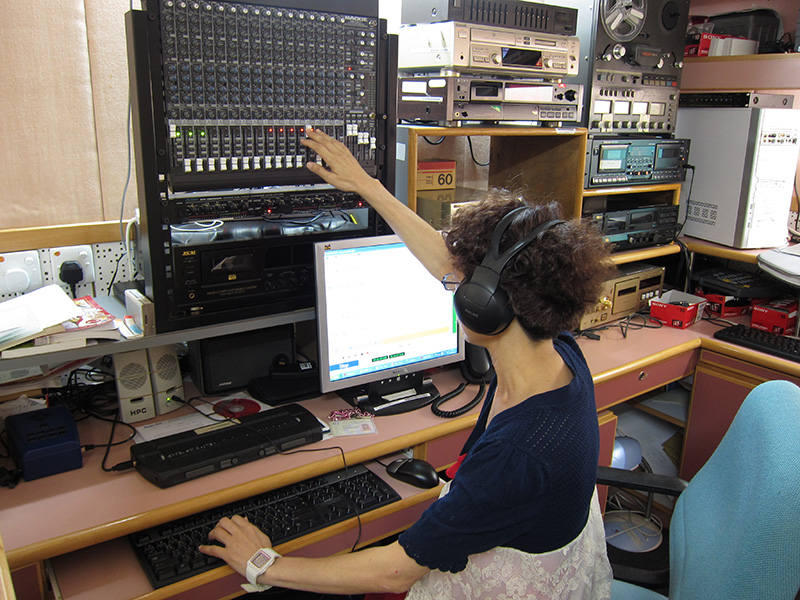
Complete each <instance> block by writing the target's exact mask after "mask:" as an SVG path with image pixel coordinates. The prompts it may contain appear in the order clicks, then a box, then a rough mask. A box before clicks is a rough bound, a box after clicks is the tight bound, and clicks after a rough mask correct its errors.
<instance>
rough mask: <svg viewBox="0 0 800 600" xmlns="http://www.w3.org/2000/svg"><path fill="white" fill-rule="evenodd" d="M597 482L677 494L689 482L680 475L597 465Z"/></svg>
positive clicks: (643, 490)
mask: <svg viewBox="0 0 800 600" xmlns="http://www.w3.org/2000/svg"><path fill="white" fill-rule="evenodd" d="M597 483H600V484H603V485H613V486H616V487H621V488H628V489H634V490H639V491H642V492H653V493H655V494H667V495H668V496H677V495H679V494H680V493H681V492H682V491H683V490H685V489H686V486H687V485H689V483H688V482H687V481H685V480H683V479H681V478H680V477H670V476H669V475H658V474H656V473H645V472H643V471H628V470H626V469H615V468H613V467H597Z"/></svg>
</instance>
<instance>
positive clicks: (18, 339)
mask: <svg viewBox="0 0 800 600" xmlns="http://www.w3.org/2000/svg"><path fill="white" fill-rule="evenodd" d="M80 314H81V309H80V308H79V307H78V306H77V305H76V304H75V303H74V302H73V300H72V298H70V297H69V296H68V295H67V293H66V292H65V291H64V290H63V289H61V288H60V287H59V286H57V285H55V284H52V285H46V286H44V287H41V288H39V289H38V290H33V291H32V292H28V293H27V294H23V295H22V296H17V297H15V298H10V299H8V300H5V301H4V302H0V350H5V349H6V348H11V347H12V346H17V345H18V344H21V343H23V342H27V341H28V340H32V339H33V338H35V337H39V336H42V335H50V334H55V333H59V332H63V331H65V327H64V321H68V320H70V319H73V318H75V317H78V316H79V315H80Z"/></svg>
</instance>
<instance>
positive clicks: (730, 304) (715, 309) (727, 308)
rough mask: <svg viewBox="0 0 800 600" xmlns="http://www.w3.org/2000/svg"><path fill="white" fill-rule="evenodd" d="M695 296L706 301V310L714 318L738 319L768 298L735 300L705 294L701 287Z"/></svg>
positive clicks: (708, 293)
mask: <svg viewBox="0 0 800 600" xmlns="http://www.w3.org/2000/svg"><path fill="white" fill-rule="evenodd" d="M694 293H695V295H696V296H700V297H701V298H705V299H706V302H707V304H706V310H707V311H708V312H709V314H711V315H712V316H714V317H722V318H723V319H724V318H727V317H738V316H740V315H746V314H748V313H749V312H750V311H751V310H752V309H753V306H755V305H756V304H763V303H764V302H767V301H768V300H769V299H768V298H737V297H736V296H726V295H724V294H715V293H713V292H706V291H704V290H703V288H701V287H697V288H695V290H694Z"/></svg>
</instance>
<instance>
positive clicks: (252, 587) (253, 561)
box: [242, 548, 281, 592]
mask: <svg viewBox="0 0 800 600" xmlns="http://www.w3.org/2000/svg"><path fill="white" fill-rule="evenodd" d="M280 556H281V555H280V554H278V553H277V552H275V550H273V549H272V548H259V549H258V550H257V551H256V553H255V554H253V556H251V557H250V560H248V561H247V570H246V571H245V574H246V575H247V581H249V582H250V583H247V584H243V585H242V587H243V588H244V589H245V591H246V592H263V591H264V590H268V589H269V588H271V587H272V586H271V585H264V584H263V583H258V578H259V577H261V576H262V575H263V574H264V573H266V572H267V569H269V568H270V567H271V566H272V563H274V562H275V559H276V558H280Z"/></svg>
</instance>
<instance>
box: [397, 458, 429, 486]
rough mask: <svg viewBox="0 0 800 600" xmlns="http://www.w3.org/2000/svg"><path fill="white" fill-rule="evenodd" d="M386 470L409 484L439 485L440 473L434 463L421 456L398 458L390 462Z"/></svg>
mask: <svg viewBox="0 0 800 600" xmlns="http://www.w3.org/2000/svg"><path fill="white" fill-rule="evenodd" d="M386 472H387V473H388V474H389V475H391V476H392V477H394V478H395V479H397V480H398V481H403V482H405V483H408V484H409V485H413V486H415V487H418V488H434V487H436V486H437V485H439V474H438V473H437V472H436V469H434V468H433V465H432V464H430V463H429V462H426V461H424V460H420V459H419V458H398V459H397V460H395V461H394V462H391V463H389V466H387V467H386Z"/></svg>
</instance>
